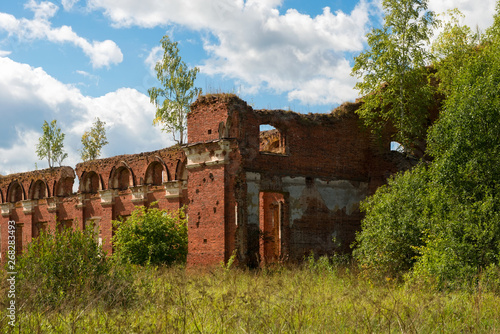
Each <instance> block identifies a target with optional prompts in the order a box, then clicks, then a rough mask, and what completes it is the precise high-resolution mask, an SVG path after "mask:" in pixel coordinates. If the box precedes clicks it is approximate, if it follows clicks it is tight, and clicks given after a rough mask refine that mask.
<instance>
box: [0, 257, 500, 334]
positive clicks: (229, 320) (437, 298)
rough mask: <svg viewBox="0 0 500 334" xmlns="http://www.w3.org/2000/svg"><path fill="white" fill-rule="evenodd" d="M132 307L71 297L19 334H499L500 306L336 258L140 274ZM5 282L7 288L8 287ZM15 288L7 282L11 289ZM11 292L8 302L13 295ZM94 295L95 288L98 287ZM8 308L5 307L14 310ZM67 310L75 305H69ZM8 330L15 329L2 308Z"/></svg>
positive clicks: (27, 321) (34, 317) (135, 276)
mask: <svg viewBox="0 0 500 334" xmlns="http://www.w3.org/2000/svg"><path fill="white" fill-rule="evenodd" d="M130 278H131V280H133V285H132V286H131V289H132V291H133V293H134V296H135V297H134V299H133V301H132V302H130V303H128V304H127V305H125V306H113V307H110V306H109V305H108V306H106V305H105V304H102V303H98V302H94V303H93V304H88V301H83V300H79V301H80V302H79V303H77V305H75V302H74V301H73V300H72V297H71V296H70V295H67V296H66V298H65V300H64V301H63V302H62V304H61V307H60V309H59V310H47V309H46V308H45V307H44V306H43V305H38V306H37V307H34V306H31V305H29V306H28V305H27V304H25V307H23V308H22V309H20V310H19V311H18V314H17V316H18V322H17V323H16V328H15V329H16V332H19V333H37V332H50V333H193V332H196V333H198V332H201V333H222V332H225V333H269V332H271V333H331V332H332V331H333V332H335V333H353V332H354V333H357V332H361V333H391V332H398V333H399V332H405V333H406V332H410V333H431V332H441V333H461V332H467V333H469V332H475V333H494V332H498V331H499V330H500V309H499V308H498V304H499V302H500V297H499V296H498V295H496V294H493V293H491V292H489V291H485V290H483V289H478V290H476V291H474V292H468V291H460V292H440V293H436V292H435V291H429V290H427V289H425V288H416V287H405V286H403V285H398V284H395V283H394V282H393V281H390V280H389V281H387V280H385V279H384V280H383V281H381V282H378V283H377V282H373V281H370V280H368V279H366V278H364V277H363V276H358V275H357V273H356V271H355V268H354V267H352V268H351V267H344V266H339V265H338V262H337V260H336V259H334V260H333V261H330V260H328V259H326V258H320V259H319V260H317V261H315V260H313V259H312V258H310V259H308V260H307V261H306V262H305V263H304V265H302V266H300V267H284V266H279V265H277V266H275V267H269V268H263V269H261V270H255V271H248V270H240V269H234V268H233V269H231V270H226V269H225V268H223V267H220V268H212V269H211V270H201V269H198V270H186V269H184V268H182V267H170V268H166V267H159V268H157V267H152V266H146V267H134V268H133V270H131V271H130ZM2 282H5V280H2ZM4 284H5V283H4ZM5 288H6V287H5V286H3V289H4V291H3V292H1V291H0V294H1V295H2V296H5V295H6V294H5V293H4V292H5ZM89 289H90V287H89ZM4 303H5V302H4ZM65 303H66V304H65ZM1 309H2V311H1V312H2V314H3V316H2V317H0V318H1V319H2V321H1V322H0V331H2V332H7V331H8V330H10V327H9V326H8V324H7V321H6V318H5V316H4V314H5V310H6V305H5V304H4V305H2V306H1Z"/></svg>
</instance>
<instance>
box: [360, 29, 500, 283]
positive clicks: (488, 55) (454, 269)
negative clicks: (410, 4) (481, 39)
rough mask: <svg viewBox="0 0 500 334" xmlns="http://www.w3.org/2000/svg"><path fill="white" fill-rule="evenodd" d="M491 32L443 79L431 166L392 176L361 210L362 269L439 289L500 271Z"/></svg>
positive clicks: (495, 58) (497, 87) (497, 88)
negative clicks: (391, 273) (443, 98)
mask: <svg viewBox="0 0 500 334" xmlns="http://www.w3.org/2000/svg"><path fill="white" fill-rule="evenodd" d="M499 22H500V21H499ZM495 24H496V25H497V24H498V23H497V21H495ZM450 27H451V26H450ZM457 29H458V28H457ZM457 31H458V33H457V35H458V36H463V37H464V36H465V37H464V38H469V37H470V35H468V34H461V33H462V32H467V31H468V30H467V29H459V30H456V31H455V32H457ZM494 31H497V30H495V29H494V28H492V29H490V30H489V32H488V38H489V40H488V43H485V44H484V45H482V46H481V48H477V49H475V50H473V51H471V52H469V51H467V50H469V49H468V47H463V48H462V47H460V48H459V51H457V53H456V55H459V54H461V55H462V56H463V59H461V61H460V62H459V63H458V65H457V66H459V67H458V68H455V69H452V68H451V67H448V68H445V69H444V71H443V72H442V73H446V74H445V75H444V77H446V78H447V80H448V81H446V87H445V91H446V94H447V98H446V101H445V103H444V106H443V110H442V112H441V115H440V119H439V120H438V121H437V122H436V123H435V124H434V125H433V126H432V128H431V129H430V130H429V135H428V144H429V147H428V154H429V155H430V156H431V157H432V158H433V161H432V163H430V164H429V165H428V166H426V167H422V166H420V167H418V168H416V169H414V170H412V171H410V172H407V173H405V174H403V175H398V176H396V177H395V178H394V179H393V180H391V181H390V182H389V184H388V186H386V187H383V188H381V189H379V190H378V191H377V193H376V194H375V196H373V197H372V198H370V199H368V200H367V201H365V203H364V204H363V209H364V210H365V212H366V218H365V220H364V221H363V231H362V232H361V233H360V234H359V235H358V236H357V242H358V249H357V250H356V251H355V255H356V256H357V258H358V260H359V261H360V263H361V265H363V266H366V267H367V268H374V270H375V271H380V272H384V271H387V270H389V271H394V272H395V273H396V274H403V273H405V272H406V273H407V275H406V278H407V279H408V280H410V281H425V282H427V284H432V286H434V287H436V288H439V289H444V288H458V287H464V286H467V287H474V286H476V285H477V281H478V278H479V277H481V274H482V273H483V272H488V273H490V274H491V273H492V272H493V273H494V272H495V271H494V270H493V269H491V268H498V266H499V265H500V224H498V222H499V221H500V154H499V153H500V136H499V135H498V134H499V133H500V38H498V36H495V35H494V34H493V33H492V32H494ZM498 31H500V30H498ZM459 33H460V34H459ZM467 36H469V37H467ZM449 54H451V55H452V56H453V55H454V54H453V52H451V53H449ZM447 61H448V60H445V63H446V62H447ZM446 66H450V64H448V65H446ZM440 70H441V69H440ZM440 70H439V71H440ZM439 71H438V74H439ZM448 76H450V77H448ZM451 76H453V77H454V78H453V80H451Z"/></svg>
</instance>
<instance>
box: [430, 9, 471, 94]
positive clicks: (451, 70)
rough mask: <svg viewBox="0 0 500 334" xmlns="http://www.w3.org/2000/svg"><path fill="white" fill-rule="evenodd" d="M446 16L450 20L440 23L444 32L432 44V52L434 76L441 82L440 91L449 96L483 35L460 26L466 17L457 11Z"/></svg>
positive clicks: (452, 11)
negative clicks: (456, 78)
mask: <svg viewBox="0 0 500 334" xmlns="http://www.w3.org/2000/svg"><path fill="white" fill-rule="evenodd" d="M442 15H443V14H442ZM446 16H448V17H449V19H446V20H442V21H440V26H441V27H442V28H443V31H442V32H441V33H440V34H439V36H438V37H437V38H436V40H435V41H434V42H433V43H432V48H431V51H432V54H433V55H434V58H435V63H434V68H435V69H436V73H435V75H434V76H435V77H436V78H437V79H438V80H439V91H440V92H441V93H443V94H445V95H448V94H449V93H450V92H451V90H452V86H453V83H454V81H455V77H456V76H457V75H458V73H459V72H460V70H461V69H462V68H463V67H464V66H465V65H466V62H467V60H468V59H469V57H471V56H473V53H475V52H477V51H476V48H477V46H478V45H479V44H480V41H481V34H480V33H479V32H477V33H475V34H474V33H472V30H471V29H470V28H469V27H468V26H465V25H461V24H460V20H461V19H463V18H464V15H463V14H462V13H461V12H460V11H458V10H457V9H455V10H450V11H448V13H447V15H446Z"/></svg>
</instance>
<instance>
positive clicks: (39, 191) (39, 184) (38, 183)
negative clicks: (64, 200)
mask: <svg viewBox="0 0 500 334" xmlns="http://www.w3.org/2000/svg"><path fill="white" fill-rule="evenodd" d="M46 197H50V192H49V186H48V184H47V182H45V181H44V180H42V179H38V180H33V181H32V182H31V185H30V189H29V190H28V198H29V199H42V198H46Z"/></svg>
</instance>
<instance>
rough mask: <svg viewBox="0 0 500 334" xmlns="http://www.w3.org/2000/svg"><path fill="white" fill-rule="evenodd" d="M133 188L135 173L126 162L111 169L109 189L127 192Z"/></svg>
mask: <svg viewBox="0 0 500 334" xmlns="http://www.w3.org/2000/svg"><path fill="white" fill-rule="evenodd" d="M133 186H135V176H134V172H133V170H132V168H130V166H129V165H128V164H127V163H126V162H125V161H121V162H120V163H118V164H117V165H116V166H114V167H113V168H112V169H111V172H110V174H109V179H108V189H119V190H125V189H127V188H128V187H133Z"/></svg>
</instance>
